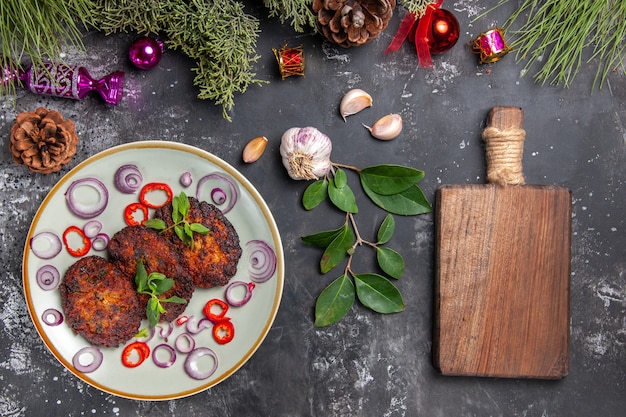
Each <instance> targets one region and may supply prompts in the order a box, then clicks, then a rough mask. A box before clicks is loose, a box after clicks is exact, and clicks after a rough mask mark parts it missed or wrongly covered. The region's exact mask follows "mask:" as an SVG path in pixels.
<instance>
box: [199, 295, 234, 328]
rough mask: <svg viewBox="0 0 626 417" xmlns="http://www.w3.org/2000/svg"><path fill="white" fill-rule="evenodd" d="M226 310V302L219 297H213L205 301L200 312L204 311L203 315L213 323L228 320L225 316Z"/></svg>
mask: <svg viewBox="0 0 626 417" xmlns="http://www.w3.org/2000/svg"><path fill="white" fill-rule="evenodd" d="M215 310H217V311H215ZM227 311H228V304H227V303H226V302H225V301H222V300H220V299H219V298H213V299H211V300H209V301H207V303H206V304H205V305H204V307H203V308H202V312H203V313H204V315H205V317H206V318H207V319H209V320H211V322H213V323H218V322H221V321H228V320H230V319H229V318H228V317H226V312H227Z"/></svg>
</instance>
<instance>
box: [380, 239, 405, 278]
mask: <svg viewBox="0 0 626 417" xmlns="http://www.w3.org/2000/svg"><path fill="white" fill-rule="evenodd" d="M376 259H377V260H378V265H379V266H380V269H382V270H383V271H384V272H385V273H386V274H388V275H389V276H390V277H391V278H395V279H399V278H400V277H401V276H402V274H403V273H404V258H402V255H400V254H399V253H398V252H396V251H395V250H393V249H390V248H385V247H378V248H376Z"/></svg>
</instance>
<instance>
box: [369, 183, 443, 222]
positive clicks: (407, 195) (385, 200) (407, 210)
mask: <svg viewBox="0 0 626 417" xmlns="http://www.w3.org/2000/svg"><path fill="white" fill-rule="evenodd" d="M362 185H363V191H365V194H367V196H368V197H369V198H370V200H372V201H373V202H374V204H376V205H377V206H379V207H380V208H382V209H384V210H386V211H388V212H389V213H393V214H400V215H403V216H414V215H417V214H424V213H430V212H431V211H432V210H433V209H432V207H431V205H430V203H429V202H428V200H427V199H426V197H425V196H424V193H423V192H422V190H421V189H420V188H419V187H418V186H417V185H416V184H414V185H412V186H411V187H409V188H407V189H406V190H404V191H403V192H401V193H399V194H394V195H382V194H377V193H375V192H373V191H372V190H371V189H370V188H368V187H367V185H366V184H364V183H363V184H362Z"/></svg>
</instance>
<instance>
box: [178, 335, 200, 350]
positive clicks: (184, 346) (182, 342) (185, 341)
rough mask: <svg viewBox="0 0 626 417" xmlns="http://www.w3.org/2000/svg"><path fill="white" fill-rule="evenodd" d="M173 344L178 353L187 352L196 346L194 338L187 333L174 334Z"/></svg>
mask: <svg viewBox="0 0 626 417" xmlns="http://www.w3.org/2000/svg"><path fill="white" fill-rule="evenodd" d="M174 346H176V350H177V351H179V352H180V353H189V352H191V351H192V350H194V348H195V347H196V340H195V339H194V338H193V336H192V335H191V334H189V333H181V334H179V335H178V336H176V340H175V341H174Z"/></svg>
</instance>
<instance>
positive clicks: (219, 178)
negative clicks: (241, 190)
mask: <svg viewBox="0 0 626 417" xmlns="http://www.w3.org/2000/svg"><path fill="white" fill-rule="evenodd" d="M208 181H211V182H213V181H216V182H217V183H218V184H219V185H220V186H218V185H215V186H211V187H210V189H211V199H213V194H214V191H215V190H216V189H218V188H219V189H220V190H221V192H223V193H224V194H225V199H224V201H221V203H217V202H216V201H213V203H214V204H215V205H216V206H217V207H218V208H219V209H220V210H222V213H224V214H226V213H228V212H229V211H230V210H231V209H232V208H233V207H234V206H235V203H237V186H236V185H235V183H234V182H233V181H232V180H231V179H230V178H228V177H226V176H225V175H222V174H219V173H217V172H214V173H212V174H208V175H205V176H204V177H202V178H200V180H199V181H198V186H197V188H196V198H197V199H198V200H200V201H203V200H206V199H203V198H202V196H201V195H202V186H203V185H204V184H205V183H206V182H208ZM224 184H226V185H227V186H228V193H226V192H225V191H224V187H223V185H224ZM228 194H230V195H228ZM222 205H225V207H224V208H222V207H220V206H222Z"/></svg>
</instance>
